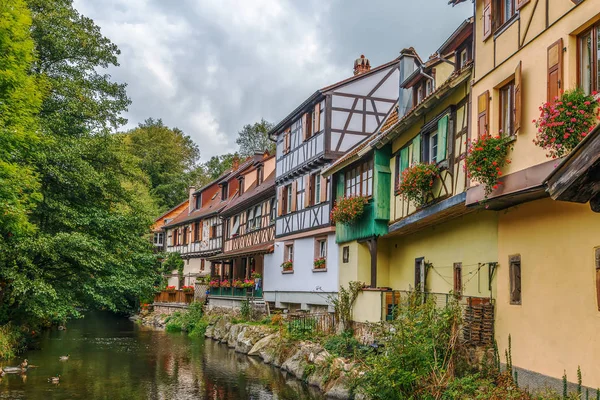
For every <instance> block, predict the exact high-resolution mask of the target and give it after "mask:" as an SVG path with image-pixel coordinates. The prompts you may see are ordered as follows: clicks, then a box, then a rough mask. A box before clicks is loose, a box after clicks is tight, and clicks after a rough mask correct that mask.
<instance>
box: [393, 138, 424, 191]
mask: <svg viewBox="0 0 600 400" xmlns="http://www.w3.org/2000/svg"><path fill="white" fill-rule="evenodd" d="M419 162H421V135H417V136H416V137H415V138H414V139H413V140H411V141H410V142H409V144H407V145H406V146H404V147H403V148H402V149H400V151H399V152H398V154H397V155H396V189H398V187H399V186H400V182H402V172H404V170H405V169H406V168H408V167H409V166H410V165H413V164H416V163H419Z"/></svg>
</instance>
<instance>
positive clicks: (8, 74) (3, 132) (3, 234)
mask: <svg viewBox="0 0 600 400" xmlns="http://www.w3.org/2000/svg"><path fill="white" fill-rule="evenodd" d="M30 27H31V15H30V13H29V11H28V9H27V6H26V4H25V3H24V2H23V0H14V1H6V0H2V1H0V210H1V212H0V238H1V239H0V240H1V241H2V242H4V241H9V242H10V237H14V236H20V235H22V234H25V233H27V232H30V231H31V230H32V229H33V225H32V224H31V223H30V222H29V220H28V213H29V212H30V211H31V209H32V208H33V207H34V206H35V202H36V201H38V200H39V199H40V196H39V193H38V189H39V184H38V181H37V179H36V176H35V171H34V169H33V168H32V166H31V165H29V164H28V162H27V161H28V160H30V157H31V155H32V153H33V151H34V149H35V146H36V144H37V143H38V141H39V137H38V135H37V133H36V130H37V118H36V115H37V113H38V112H39V108H40V106H41V95H42V81H41V80H40V79H36V77H34V76H31V75H30V74H29V69H30V67H31V65H32V63H33V62H34V60H35V56H34V42H33V40H32V39H31V37H30V36H29V30H30ZM13 240H14V239H13ZM0 243H1V242H0Z"/></svg>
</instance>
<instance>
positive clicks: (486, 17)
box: [481, 0, 493, 40]
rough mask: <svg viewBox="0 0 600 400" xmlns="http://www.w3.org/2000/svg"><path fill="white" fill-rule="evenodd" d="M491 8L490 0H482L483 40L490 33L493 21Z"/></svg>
mask: <svg viewBox="0 0 600 400" xmlns="http://www.w3.org/2000/svg"><path fill="white" fill-rule="evenodd" d="M492 18H493V10H492V0H484V1H483V23H482V24H481V25H482V26H483V40H485V39H487V38H489V37H490V36H491V35H492V21H493V19H492Z"/></svg>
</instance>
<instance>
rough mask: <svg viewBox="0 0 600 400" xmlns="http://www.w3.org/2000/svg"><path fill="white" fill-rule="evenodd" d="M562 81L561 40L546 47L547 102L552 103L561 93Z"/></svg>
mask: <svg viewBox="0 0 600 400" xmlns="http://www.w3.org/2000/svg"><path fill="white" fill-rule="evenodd" d="M562 80H563V40H562V38H561V39H559V40H558V41H556V42H554V43H553V44H552V45H551V46H550V47H548V101H549V102H554V101H555V100H556V98H557V97H559V96H560V95H561V92H562Z"/></svg>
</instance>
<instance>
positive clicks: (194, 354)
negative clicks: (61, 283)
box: [0, 313, 324, 400]
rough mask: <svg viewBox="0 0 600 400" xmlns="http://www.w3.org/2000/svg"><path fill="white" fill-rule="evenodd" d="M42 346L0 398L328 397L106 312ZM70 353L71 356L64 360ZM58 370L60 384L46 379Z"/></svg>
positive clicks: (246, 361)
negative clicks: (24, 372)
mask: <svg viewBox="0 0 600 400" xmlns="http://www.w3.org/2000/svg"><path fill="white" fill-rule="evenodd" d="M40 346H41V349H40V350H32V351H29V352H28V353H27V354H24V355H23V358H27V359H28V360H29V363H30V364H32V365H36V366H38V368H30V369H29V370H28V372H27V374H25V375H22V376H21V375H18V374H17V375H12V374H10V375H6V376H4V378H2V379H1V380H0V399H28V400H38V399H44V400H46V399H87V400H91V399H161V400H163V399H164V400H167V399H178V400H179V399H211V400H213V399H214V400H217V399H218V400H222V399H224V400H234V399H235V400H237V399H244V400H246V399H261V400H262V399H290V400H291V399H301V400H316V399H324V396H322V395H321V394H320V393H319V392H318V391H317V390H315V389H313V388H310V387H307V386H306V385H304V384H302V383H301V382H299V381H298V380H295V379H293V378H288V379H286V377H285V375H284V374H283V373H282V372H281V371H280V370H279V369H276V368H273V367H271V366H268V365H266V364H264V363H263V362H262V360H260V359H258V358H252V357H247V356H245V355H241V354H237V353H235V352H234V351H233V350H230V349H228V348H227V346H225V345H222V344H219V343H216V342H214V341H212V340H206V341H204V340H193V339H190V338H188V337H187V336H186V335H183V334H171V333H165V332H162V331H155V330H151V329H147V328H144V327H140V326H138V325H136V324H134V323H133V322H131V321H129V320H128V319H126V318H121V317H117V316H114V315H112V314H107V313H92V314H88V315H87V316H86V318H84V319H82V320H78V321H73V322H72V323H71V324H69V326H68V330H66V331H57V330H54V331H51V332H46V334H45V335H44V337H43V338H42V339H41V343H40ZM66 354H70V355H71V357H70V359H69V361H66V362H61V361H59V357H60V356H61V355H66ZM20 362H21V359H18V360H11V361H10V362H2V363H1V364H0V365H2V366H7V365H17V364H18V363H20ZM57 374H59V375H60V383H59V384H58V385H53V384H51V383H49V382H48V378H49V377H50V376H56V375H57Z"/></svg>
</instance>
